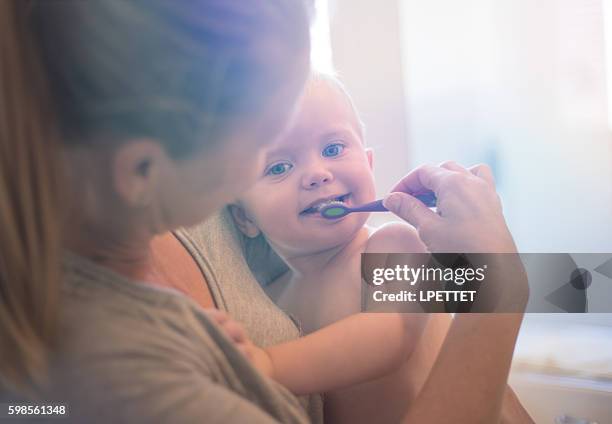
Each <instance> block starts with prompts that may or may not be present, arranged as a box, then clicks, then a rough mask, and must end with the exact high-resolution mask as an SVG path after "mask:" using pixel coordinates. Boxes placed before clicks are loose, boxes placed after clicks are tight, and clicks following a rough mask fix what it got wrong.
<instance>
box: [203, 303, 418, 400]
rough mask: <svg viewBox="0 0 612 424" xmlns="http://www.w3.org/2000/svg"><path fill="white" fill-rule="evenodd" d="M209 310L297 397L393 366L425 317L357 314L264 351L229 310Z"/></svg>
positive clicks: (406, 351) (410, 347)
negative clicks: (226, 311) (232, 317)
mask: <svg viewBox="0 0 612 424" xmlns="http://www.w3.org/2000/svg"><path fill="white" fill-rule="evenodd" d="M207 312H208V313H209V315H210V316H211V317H212V318H213V319H214V320H215V321H216V322H217V323H218V324H219V325H220V326H221V327H222V328H223V329H224V331H225V333H226V334H227V336H228V337H229V338H230V339H231V340H232V341H233V342H234V343H235V344H236V347H237V348H238V349H239V350H240V351H241V352H242V353H243V354H244V355H245V356H246V357H247V358H248V359H249V360H250V361H251V363H252V364H253V365H254V366H255V367H256V368H257V369H258V370H259V371H260V372H261V373H263V374H265V375H267V376H269V377H271V378H273V379H274V380H276V381H278V382H279V383H281V384H282V385H284V386H285V387H287V388H288V389H289V390H290V391H292V392H293V393H295V394H298V395H300V394H308V393H321V392H326V391H330V390H335V389H339V388H342V387H346V386H349V385H353V384H357V383H362V382H365V381H368V380H371V379H373V378H376V377H381V376H383V375H385V374H387V373H389V372H391V371H393V370H395V369H396V368H398V367H399V366H401V364H402V363H403V362H404V361H405V360H406V358H407V357H408V356H409V355H410V353H411V352H412V350H413V349H414V347H415V346H416V344H417V342H418V340H419V337H420V335H421V332H422V331H423V327H424V326H425V324H426V321H427V318H426V315H423V314H418V315H417V314H383V313H378V314H355V315H351V316H349V317H347V318H345V319H343V320H340V321H338V322H335V323H333V324H332V325H329V326H327V327H324V328H322V329H320V330H318V331H315V332H314V333H311V334H309V335H307V336H305V337H301V338H299V339H297V340H293V341H290V342H287V343H283V344H280V345H276V346H271V347H268V348H265V349H261V348H259V347H257V346H255V345H254V344H253V343H252V342H251V341H250V340H249V339H248V337H247V336H246V332H245V331H244V329H243V328H242V326H241V325H240V324H239V323H237V322H236V321H234V320H232V319H231V318H230V317H229V316H228V315H227V314H226V313H225V312H221V311H218V310H215V309H212V310H207Z"/></svg>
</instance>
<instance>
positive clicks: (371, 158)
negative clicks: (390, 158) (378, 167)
mask: <svg viewBox="0 0 612 424" xmlns="http://www.w3.org/2000/svg"><path fill="white" fill-rule="evenodd" d="M365 152H366V156H367V157H368V163H369V164H370V169H374V150H372V149H371V148H370V147H368V148H367V149H365Z"/></svg>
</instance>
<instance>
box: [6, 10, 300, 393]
mask: <svg viewBox="0 0 612 424" xmlns="http://www.w3.org/2000/svg"><path fill="white" fill-rule="evenodd" d="M307 15H308V13H307V7H306V4H305V3H303V2H302V1H301V0H267V1H266V0H250V1H238V0H199V1H195V0H172V1H167V0H146V1H143V0H134V1H81V0H65V1H48V0H2V1H0V47H1V50H0V55H1V57H0V234H1V236H0V346H1V348H0V390H1V389H2V388H4V389H5V390H19V391H30V392H33V391H35V390H36V388H37V387H40V386H41V385H42V384H44V382H45V375H46V371H47V367H48V364H47V362H48V358H49V354H50V353H51V352H52V351H53V348H54V342H55V341H57V335H56V334H55V329H56V324H57V315H58V312H59V305H58V302H59V287H58V286H59V281H60V256H61V245H62V241H61V234H62V230H61V222H62V209H61V207H60V205H61V204H62V201H61V199H60V197H61V196H60V193H59V187H60V186H61V178H60V177H61V176H60V175H59V174H60V173H59V170H60V169H61V164H60V159H59V154H60V148H61V145H79V146H86V145H91V144H94V143H101V142H105V143H106V142H113V143H117V142H122V141H123V140H127V139H130V138H133V137H147V138H151V139H155V140H157V141H159V142H160V143H161V144H162V145H163V146H164V148H165V149H166V150H167V152H168V153H169V154H170V155H171V156H173V157H174V158H177V159H180V158H183V157H188V156H189V155H190V154H192V153H193V152H194V151H197V150H199V149H202V148H203V147H204V146H205V145H206V146H212V145H215V144H218V143H220V142H221V141H222V140H223V137H224V135H225V134H226V133H227V132H229V131H231V128H232V126H234V125H236V124H237V123H239V122H241V120H244V119H247V118H248V119H252V118H254V119H257V117H258V116H260V115H259V114H260V113H261V111H262V110H264V109H265V107H264V106H265V105H266V99H267V98H268V97H269V96H271V95H273V94H274V93H276V92H278V90H280V88H281V87H282V86H283V85H284V84H286V83H287V81H288V79H289V77H290V75H289V74H290V72H293V71H294V70H295V69H296V64H297V63H298V62H299V59H300V58H301V57H302V56H303V55H304V54H307V51H308V48H309V37H308V22H307V21H308V16H307Z"/></svg>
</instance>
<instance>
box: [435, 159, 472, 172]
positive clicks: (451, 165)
mask: <svg viewBox="0 0 612 424" xmlns="http://www.w3.org/2000/svg"><path fill="white" fill-rule="evenodd" d="M440 168H445V169H448V170H449V171H455V172H461V173H463V174H467V173H468V172H469V171H468V170H467V169H465V168H464V167H463V166H461V165H459V164H458V163H457V162H455V161H454V160H447V161H445V162H442V163H441V164H440Z"/></svg>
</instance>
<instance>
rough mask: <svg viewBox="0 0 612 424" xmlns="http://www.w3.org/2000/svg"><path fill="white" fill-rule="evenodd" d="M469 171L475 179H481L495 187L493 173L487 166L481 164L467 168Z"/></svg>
mask: <svg viewBox="0 0 612 424" xmlns="http://www.w3.org/2000/svg"><path fill="white" fill-rule="evenodd" d="M469 171H470V172H471V173H472V174H474V175H476V176H477V177H479V178H482V179H483V180H485V181H486V182H488V183H489V184H491V185H492V186H495V177H494V176H493V171H492V170H491V168H490V167H489V165H485V164H483V163H481V164H478V165H474V166H472V167H471V168H469Z"/></svg>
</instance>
